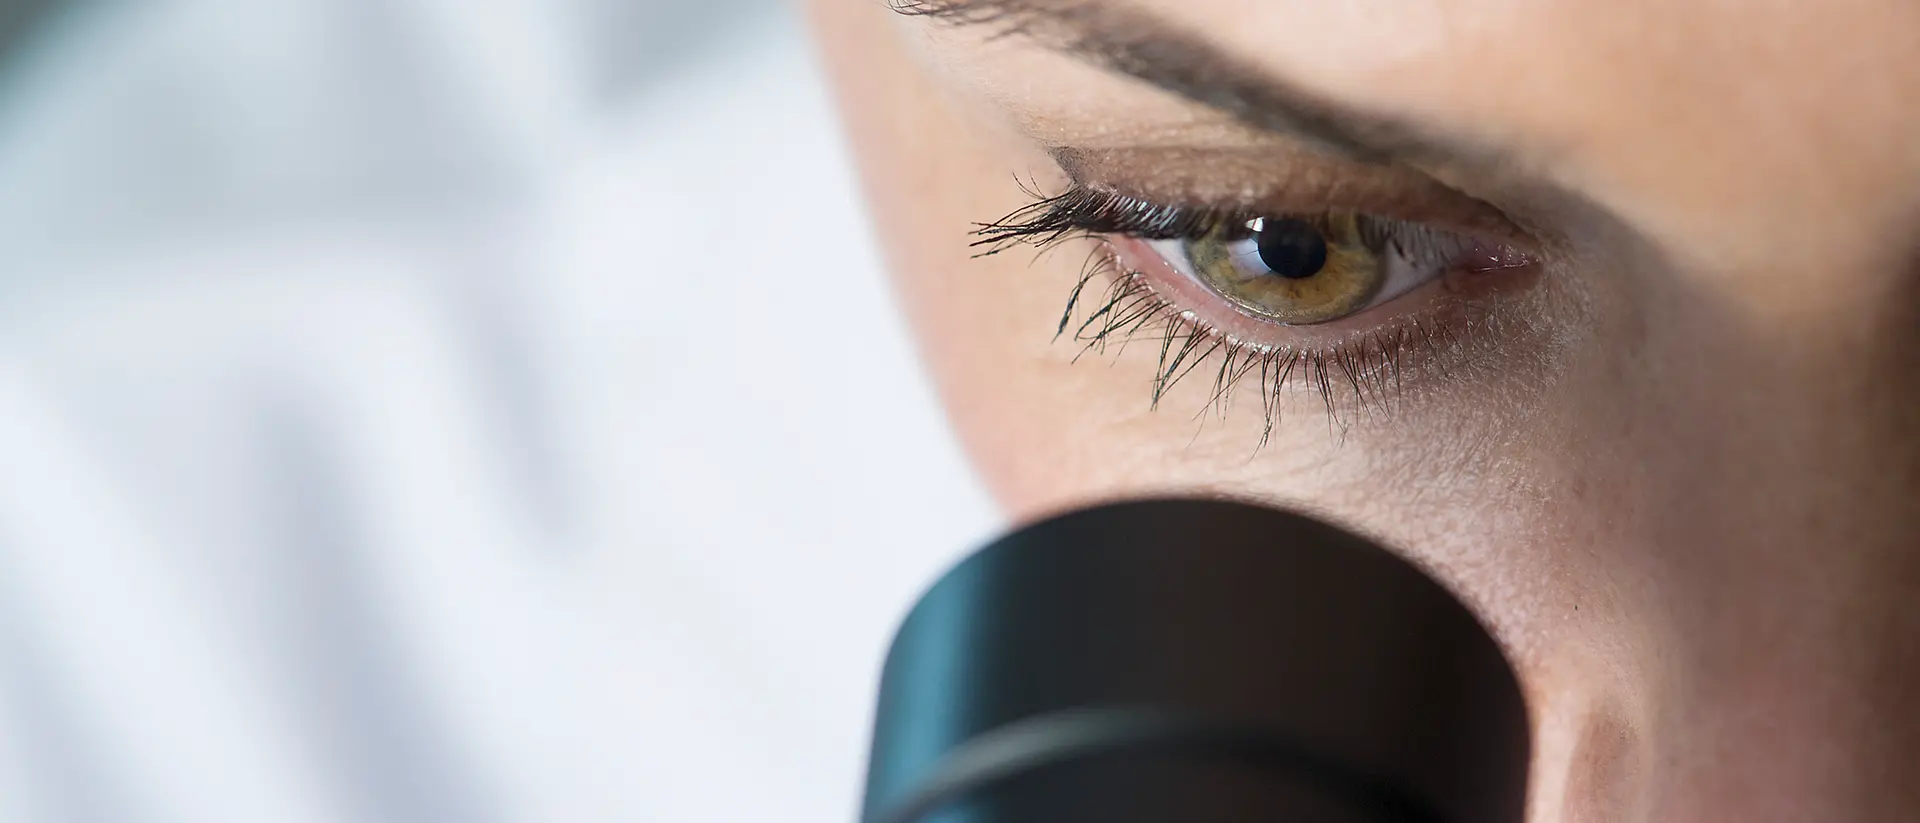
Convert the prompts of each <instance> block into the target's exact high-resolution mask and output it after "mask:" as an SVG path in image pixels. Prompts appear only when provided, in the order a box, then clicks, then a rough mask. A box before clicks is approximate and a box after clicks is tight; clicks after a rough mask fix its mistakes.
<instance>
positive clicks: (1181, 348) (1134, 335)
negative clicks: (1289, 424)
mask: <svg viewBox="0 0 1920 823" xmlns="http://www.w3.org/2000/svg"><path fill="white" fill-rule="evenodd" d="M1022 190H1023V191H1025V192H1026V193H1027V194H1028V195H1029V196H1031V197H1033V198H1035V202H1034V203H1032V204H1029V205H1027V206H1024V207H1022V208H1020V209H1018V210H1016V211H1014V212H1012V213H1011V214H1008V215H1007V216H1005V217H1002V218H1000V219H998V220H995V221H992V222H989V223H982V224H979V225H978V226H977V227H976V228H975V230H974V232H973V235H974V241H973V246H974V247H975V248H977V249H979V250H980V251H979V255H978V256H982V257H985V256H991V255H995V254H999V253H1002V252H1005V251H1008V250H1010V249H1012V248H1016V247H1021V246H1031V247H1034V248H1037V249H1039V250H1040V251H1041V252H1042V253H1043V254H1044V253H1045V252H1049V251H1053V250H1056V249H1058V248H1060V247H1062V246H1064V245H1065V244H1067V243H1069V242H1071V241H1074V240H1078V239H1089V240H1093V241H1096V242H1097V243H1098V244H1099V245H1098V246H1096V247H1095V248H1094V249H1092V250H1091V252H1090V254H1089V255H1088V258H1087V262H1086V264H1085V265H1084V266H1083V267H1082V271H1081V274H1080V278H1079V281H1078V282H1077V283H1076V284H1075V286H1074V288H1073V291H1072V292H1071V293H1070V295H1069V296H1068V299H1067V306H1066V308H1065V310H1064V311H1062V313H1061V316H1060V323H1059V327H1058V328H1057V329H1056V331H1055V337H1056V339H1058V338H1059V337H1062V336H1066V335H1067V334H1068V332H1069V330H1071V331H1072V335H1073V338H1072V339H1073V340H1074V341H1076V342H1078V343H1080V344H1081V346H1082V348H1081V351H1080V354H1079V355H1076V357H1075V359H1076V360H1078V359H1079V357H1083V356H1085V355H1086V354H1088V353H1089V352H1091V353H1095V354H1102V353H1105V352H1106V351H1107V348H1108V346H1109V345H1115V344H1117V345H1118V346H1119V347H1120V349H1121V350H1124V348H1125V346H1126V345H1127V344H1128V343H1130V342H1133V341H1135V340H1141V339H1148V340H1152V341H1154V342H1155V343H1157V344H1158V345H1159V347H1160V352H1159V366H1158V368H1157V369H1156V370H1155V376H1154V380H1153V386H1152V399H1151V403H1152V405H1153V407H1155V408H1158V406H1159V404H1160V402H1161V401H1162V400H1163V399H1164V398H1165V397H1166V395H1167V393H1168V392H1169V391H1170V390H1172V388H1173V387H1174V386H1175V385H1176V384H1178V383H1180V382H1181V381H1183V380H1184V379H1186V378H1187V377H1188V376H1189V375H1191V374H1192V373H1193V372H1195V371H1198V370H1199V369H1200V366H1201V365H1202V364H1204V363H1208V362H1210V361H1216V365H1215V366H1214V367H1213V368H1212V372H1213V374H1214V379H1213V387H1212V389H1211V394H1210V397H1211V399H1210V400H1209V402H1208V403H1207V405H1206V407H1204V408H1203V409H1202V411H1201V415H1204V414H1206V412H1207V411H1208V410H1211V411H1212V412H1213V413H1214V414H1215V415H1216V416H1217V417H1224V416H1225V414H1226V410H1227V407H1228V405H1229V404H1230V401H1231V399H1232V396H1233V394H1234V391H1235V389H1236V387H1238V386H1240V385H1241V384H1243V383H1244V382H1246V381H1247V380H1250V379H1257V381H1258V382H1257V385H1258V386H1259V388H1260V392H1261V408H1262V410H1263V413H1264V418H1265V422H1264V425H1263V427H1262V432H1261V436H1260V442H1259V445H1260V446H1265V445H1266V443H1267V442H1268V441H1269V440H1270V439H1271V437H1272V435H1273V432H1274V430H1275V428H1276V427H1277V426H1278V425H1279V422H1280V413H1281V408H1282V405H1283V403H1282V402H1281V401H1282V397H1283V394H1284V393H1285V392H1286V391H1287V390H1288V388H1289V387H1290V386H1294V385H1303V386H1305V387H1306V388H1309V389H1311V390H1313V391H1314V392H1316V393H1318V394H1319V395H1320V398H1321V400H1322V404H1323V406H1324V408H1325V410H1326V413H1327V417H1328V422H1329V425H1330V427H1331V428H1332V429H1334V430H1335V431H1336V432H1344V431H1345V430H1346V429H1347V428H1348V427H1349V426H1350V424H1351V423H1352V422H1353V420H1355V419H1356V418H1358V417H1362V416H1369V415H1372V414H1375V413H1376V412H1379V411H1385V410H1388V409H1390V408H1391V406H1392V401H1393V399H1394V397H1395V396H1396V394H1397V393H1398V392H1399V391H1401V390H1402V389H1403V387H1404V379H1405V377H1406V372H1407V371H1410V370H1411V369H1410V364H1409V363H1408V362H1407V357H1408V356H1409V355H1412V354H1419V355H1423V358H1422V362H1423V363H1436V364H1437V363H1439V362H1440V359H1439V355H1440V354H1441V352H1442V350H1443V349H1444V350H1449V351H1452V350H1459V349H1471V348H1474V347H1477V346H1479V345H1480V344H1481V343H1482V341H1484V340H1486V339H1488V338H1489V337H1490V336H1491V334H1490V333H1491V332H1493V331H1495V329H1494V324H1495V323H1496V322H1497V318H1498V317H1499V314H1498V313H1496V312H1494V311H1492V310H1491V309H1489V308H1484V307H1483V308H1480V309H1478V310H1474V311H1469V312H1466V313H1465V315H1464V316H1463V317H1462V318H1461V319H1460V322H1454V323H1442V322H1429V321H1423V320H1422V319H1420V318H1418V317H1414V318H1410V319H1409V320H1407V321H1405V322H1400V323H1396V324H1391V325H1390V326H1389V327H1388V328H1385V329H1382V330H1377V331H1375V332H1372V333H1368V334H1364V335H1360V336H1358V337H1356V338H1353V339H1348V340H1343V341H1339V342H1335V343H1331V344H1327V345H1321V346H1315V345H1297V346H1296V345H1281V346H1274V345H1264V344H1256V343H1250V342H1246V341H1242V340H1239V339H1236V338H1235V337H1233V336H1232V335H1230V334H1227V333H1225V332H1223V331H1220V330H1219V329H1216V328H1214V327H1213V326H1212V325H1210V324H1209V323H1207V322H1206V321H1204V320H1202V319H1200V318H1199V317H1198V316H1197V315H1196V314H1195V313H1194V312H1192V311H1190V310H1188V309H1186V308H1183V307H1181V306H1180V305H1178V304H1176V303H1174V302H1173V301H1172V300H1169V299H1168V298H1167V297H1165V296H1163V295H1162V294H1160V293H1159V292H1158V291H1157V290H1155V288H1154V287H1153V285H1152V284H1151V283H1150V282H1149V281H1148V279H1147V277H1146V275H1144V274H1143V273H1141V272H1138V271H1131V270H1128V267H1127V266H1126V265H1125V264H1124V263H1123V261H1122V259H1121V257H1120V255H1119V254H1118V253H1117V251H1115V249H1114V247H1113V245H1112V241H1111V238H1113V237H1116V236H1118V237H1129V238H1137V239H1141V240H1191V239H1198V238H1202V237H1205V236H1206V235H1207V234H1209V233H1210V232H1213V231H1215V230H1217V229H1218V228H1220V227H1222V226H1236V225H1244V224H1245V223H1246V222H1247V221H1249V220H1252V219H1255V218H1257V217H1260V216H1263V215H1264V216H1267V217H1276V216H1277V217H1286V216H1303V215H1273V214H1267V213H1263V212H1254V211H1252V210H1248V209H1242V208H1220V207H1211V206H1174V205H1165V204H1161V203H1155V202H1151V201H1148V200H1145V199H1141V198H1138V197H1133V196H1130V195H1126V194H1122V193H1119V192H1115V191H1109V190H1104V189H1098V188H1093V187H1088V186H1081V185H1074V186H1072V187H1070V188H1069V189H1068V190H1067V191H1066V192H1064V193H1062V194H1059V195H1055V196H1051V197H1048V196H1045V195H1043V194H1040V193H1039V192H1037V191H1036V190H1035V189H1034V187H1032V186H1029V185H1026V184H1024V183H1023V184H1022ZM1102 279H1105V280H1108V281H1109V285H1108V286H1107V288H1106V290H1105V292H1104V294H1098V296H1097V297H1096V298H1094V300H1089V287H1090V286H1092V285H1093V284H1094V283H1095V282H1096V281H1098V280H1102ZM1096 294H1097V293H1096ZM1096 300H1097V302H1095V301H1096ZM1461 305H1462V306H1463V307H1471V306H1472V305H1473V304H1471V303H1462V304H1461ZM1083 309H1084V310H1085V311H1084V316H1079V315H1080V314H1081V312H1082V310H1083ZM1076 319H1077V321H1078V322H1077V323H1076ZM1442 370H1444V369H1442ZM1343 399H1346V400H1350V402H1351V408H1350V409H1349V408H1346V407H1345V405H1346V404H1344V403H1343V402H1342V401H1343Z"/></svg>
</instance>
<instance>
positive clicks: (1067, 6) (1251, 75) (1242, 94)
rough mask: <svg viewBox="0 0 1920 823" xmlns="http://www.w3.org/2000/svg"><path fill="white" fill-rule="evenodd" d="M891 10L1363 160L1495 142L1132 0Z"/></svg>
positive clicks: (996, 0) (1435, 158)
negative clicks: (977, 32) (1403, 111)
mask: <svg viewBox="0 0 1920 823" xmlns="http://www.w3.org/2000/svg"><path fill="white" fill-rule="evenodd" d="M888 4H889V5H890V6H891V7H892V8H893V10H894V11H896V12H899V13H901V14H905V15H909V16H918V17H927V18H930V19H934V20H938V21H941V22H944V23H949V24H953V25H965V26H982V27H986V28H988V29H990V30H993V32H994V37H995V38H996V39H999V38H1004V37H1020V38H1023V39H1028V40H1032V41H1034V42H1036V43H1038V44H1040V45H1042V46H1044V47H1046V48H1049V49H1051V50H1054V51H1058V52H1061V53H1064V54H1067V55H1070V56H1073V57H1076V58H1078V59H1080V60H1083V61H1085V62H1088V63H1091V64H1093V65H1095V66H1099V67H1101V68H1104V69H1106V70H1108V71H1111V72H1113V73H1116V74H1121V75H1125V76H1128V77H1132V78H1134V79H1137V80H1141V81H1144V82H1146V83H1149V84H1151V85H1154V86H1157V87H1159V88H1162V89H1165V90H1167V91H1169V92H1172V93H1174V94H1176V95H1179V96H1181V97H1184V98H1186V99H1188V100H1191V101H1193V102H1196V103H1200V104H1202V105H1205V106H1208V107H1210V108H1213V109H1215V110H1218V111H1220V112H1223V113H1225V114H1227V115H1230V116H1232V117H1233V118H1235V119H1237V120H1239V121H1240V122H1243V123H1245V124H1247V125H1249V126H1252V127H1254V128H1257V129H1260V130H1262V131H1268V132H1274V133H1279V134H1284V135H1287V136H1291V137H1295V138H1300V139H1303V140H1306V141H1308V142H1310V143H1313V144H1315V145H1316V146H1317V147H1319V148H1322V149H1325V150H1329V151H1333V152H1336V153H1339V154H1341V155H1345V156H1347V157H1350V158H1353V159H1356V160H1360V161H1363V162H1370V163H1378V164H1383V165H1387V164H1394V163H1406V164H1409V165H1414V166H1452V167H1470V168H1488V167H1496V166H1499V165H1501V160H1502V154H1503V152H1501V151H1500V150H1498V149H1497V148H1495V147H1492V146H1483V145H1479V144H1475V143H1470V142H1466V141H1462V140H1459V139H1456V138H1453V137H1450V136H1447V135H1443V134H1440V133H1438V131H1437V130H1434V129H1429V128H1424V127H1422V126H1420V125H1418V124H1416V123H1411V122H1408V121H1406V120H1403V119H1398V118H1393V117H1388V116H1382V115H1377V114H1372V113H1368V112H1363V111H1359V110H1356V109H1353V108H1350V107H1347V106H1342V105H1340V104H1338V103H1334V102H1332V101H1329V100H1326V99H1325V98H1322V97H1319V96H1317V95H1314V94H1311V93H1309V92H1305V91H1302V90H1300V89H1297V88H1294V87H1293V86H1291V85H1289V84H1288V83H1286V82H1284V81H1283V80H1281V79H1279V78H1275V77H1273V76H1272V75H1270V74H1268V73H1266V72H1263V71H1260V70H1259V69H1257V68H1254V67H1252V66H1248V65H1246V64H1245V63H1244V62H1243V61H1241V60H1239V59H1237V58H1235V57H1233V56H1231V55H1228V54H1225V53H1223V52H1221V51H1220V50H1219V49H1217V48H1215V47H1213V46H1210V45H1208V44H1207V43H1205V42H1204V41H1203V40H1202V39H1200V38H1198V37H1195V36H1193V35H1191V34H1189V33H1186V32H1182V31H1180V30H1179V28H1178V27H1177V26H1174V25H1173V24H1170V23H1167V22H1165V21H1163V20H1160V19H1158V18H1155V17H1153V16H1152V15H1149V14H1146V13H1145V12H1142V11H1140V10H1138V9H1135V8H1132V7H1129V6H1125V5H1118V4H1114V3H1103V2H1089V1H1088V0H888Z"/></svg>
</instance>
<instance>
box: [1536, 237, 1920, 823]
mask: <svg viewBox="0 0 1920 823" xmlns="http://www.w3.org/2000/svg"><path fill="white" fill-rule="evenodd" d="M1830 259H1832V260H1834V261H1836V263H1835V267H1834V270H1828V271H1821V272H1808V271H1806V270H1804V269H1800V268H1798V267H1793V268H1791V269H1788V268H1782V269H1780V270H1767V269H1764V268H1761V269H1752V268H1750V269H1747V270H1743V271H1735V272H1713V273H1700V272H1691V273H1690V272H1673V271H1668V272H1661V273H1658V276H1652V275H1651V274H1650V275H1649V276H1646V277H1643V278H1641V279H1636V280H1635V281H1634V282H1635V286H1636V290H1637V291H1638V292H1639V293H1640V295H1641V296H1640V297H1639V298H1637V299H1636V305H1635V306H1633V308H1632V311H1630V312H1622V313H1618V314H1619V316H1621V317H1631V318H1632V319H1631V320H1623V321H1621V322H1622V324H1623V325H1622V327H1620V328H1617V329H1613V330H1611V332H1612V333H1611V334H1610V335H1609V336H1608V338H1607V339H1612V340H1618V341H1622V343H1621V345H1619V346H1618V347H1615V348H1614V349H1613V350H1611V351H1609V352H1606V353H1605V354H1604V356H1603V358H1602V359H1604V360H1605V361H1606V365H1605V366H1600V367H1596V374H1598V375H1601V376H1599V377H1596V378H1595V380H1594V382H1593V386H1594V387H1595V388H1594V390H1595V391H1596V392H1597V394H1596V395H1595V397H1594V398H1592V400H1593V404H1592V405H1588V406H1586V407H1585V408H1587V409H1588V410H1589V411H1591V410H1593V409H1607V410H1609V411H1604V412H1599V413H1594V414H1589V415H1587V416H1586V417H1585V419H1584V420H1583V424H1582V425H1584V426H1586V427H1587V431H1585V432H1583V433H1577V436H1576V437H1575V438H1574V439H1573V441H1572V442H1584V443H1585V444H1586V445H1584V446H1583V447H1582V452H1583V454H1584V457H1583V458H1582V459H1581V460H1580V461H1579V462H1578V465H1580V467H1581V468H1580V471H1582V472H1583V473H1585V474H1587V475H1588V476H1589V477H1592V478H1597V479H1598V482H1600V483H1605V484H1607V485H1608V486H1609V487H1611V488H1618V489H1622V490H1624V492H1623V494H1624V498H1622V502H1621V504H1620V505H1618V506H1616V507H1613V509H1612V510H1611V511H1610V513H1609V514H1608V516H1607V517H1605V518H1601V522H1599V523H1598V525H1596V527H1595V528H1596V534H1595V535H1594V540H1593V543H1594V545H1595V546H1596V550H1597V551H1600V552H1602V553H1603V554H1604V556H1605V561H1604V562H1605V563H1606V564H1607V565H1608V566H1609V571H1610V573H1611V574H1613V575H1617V576H1618V577H1619V578H1622V579H1624V578H1631V579H1632V580H1633V581H1634V583H1633V585H1631V586H1623V587H1621V590H1622V591H1627V592H1630V594H1628V595H1626V596H1628V597H1631V598H1632V602H1631V603H1629V604H1626V606H1625V608H1624V609H1623V610H1622V613H1623V614H1626V615H1628V617H1627V618H1626V619H1627V620H1629V621H1630V622H1632V623H1633V624H1635V626H1634V631H1631V632H1626V633H1624V634H1623V635H1622V636H1624V637H1631V638H1633V639H1632V640H1630V641H1627V642H1625V643H1624V644H1623V648H1621V649H1618V650H1616V652H1615V653H1614V656H1613V660H1612V662H1613V663H1614V664H1615V665H1617V667H1618V668H1617V669H1616V671H1617V672H1621V673H1623V674H1622V675H1621V682H1622V683H1623V684H1626V685H1624V686H1623V689H1622V691H1623V693H1625V694H1629V695H1630V697H1628V698H1626V699H1624V700H1623V701H1621V702H1620V704H1619V705H1620V706H1621V707H1625V708H1619V709H1618V710H1617V711H1611V710H1610V711H1603V712H1598V713H1596V715H1595V716H1594V717H1597V718H1599V719H1594V717H1590V718H1588V719H1587V720H1586V721H1583V722H1584V723H1585V726H1586V727H1587V728H1585V730H1584V731H1583V732H1582V733H1581V734H1580V735H1579V737H1580V742H1579V743H1578V744H1577V745H1576V746H1574V747H1573V748H1575V749H1578V750H1579V751H1578V754H1577V755H1576V756H1575V757H1574V759H1575V760H1580V759H1582V758H1584V762H1579V763H1576V764H1575V765H1573V766H1570V767H1569V769H1570V771H1571V772H1573V773H1575V775H1576V776H1575V777H1573V778H1570V779H1569V781H1568V783H1567V784H1566V785H1567V787H1568V790H1569V791H1571V792H1574V793H1584V794H1586V795H1587V797H1586V799H1585V802H1586V803H1591V804H1600V805H1604V806H1608V807H1611V808H1613V809H1614V810H1615V812H1623V811H1624V812H1627V813H1624V814H1608V815H1605V816H1603V818H1602V819H1645V820H1662V821H1763V820H1822V821H1836V822H1840V823H1853V822H1854V821H1882V820H1885V821H1893V820H1913V819H1916V817H1915V815H1920V704H1916V703H1915V701H1914V695H1915V694H1920V611H1917V610H1916V608H1915V602H1916V598H1920V322H1916V320H1920V318H1916V316H1915V315H1916V313H1917V310H1916V307H1917V306H1920V300H1916V299H1915V283H1916V278H1914V277H1912V276H1910V275H1911V270H1910V267H1909V266H1907V264H1906V263H1904V262H1901V263H1875V262H1874V261H1873V260H1871V259H1870V258H1867V257H1865V256H1856V257H1853V258H1849V257H1848V256H1847V255H1846V254H1845V253H1844V250H1835V252H1834V253H1833V254H1832V255H1831V256H1830ZM1836 278H1838V279H1836ZM1796 281H1797V282H1799V283H1802V284H1804V285H1803V287H1802V288H1800V289H1795V288H1792V287H1790V286H1791V284H1792V283H1794V282H1796ZM1823 283H1824V285H1823ZM1755 294H1765V295H1768V297H1767V298H1766V300H1770V301H1774V302H1773V303H1767V302H1765V301H1757V300H1756V298H1755V297H1754V295H1755ZM1629 324H1630V325H1629ZM1574 802H1580V801H1577V800H1576V801H1574ZM1622 804H1625V805H1627V806H1630V807H1633V808H1632V809H1631V810H1623V809H1621V808H1620V807H1621V805H1622ZM1576 819H1578V818H1576Z"/></svg>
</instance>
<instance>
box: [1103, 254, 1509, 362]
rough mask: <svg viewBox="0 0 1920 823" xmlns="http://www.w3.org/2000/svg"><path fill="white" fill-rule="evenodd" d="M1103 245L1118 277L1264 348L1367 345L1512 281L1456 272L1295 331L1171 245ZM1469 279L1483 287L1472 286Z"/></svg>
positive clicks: (1237, 340)
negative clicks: (1388, 330) (1250, 305)
mask: <svg viewBox="0 0 1920 823" xmlns="http://www.w3.org/2000/svg"><path fill="white" fill-rule="evenodd" d="M1098 242H1100V243H1101V244H1102V245H1103V246H1104V247H1105V252H1104V253H1105V254H1107V255H1109V257H1110V258H1111V260H1112V263H1113V268H1114V269H1115V276H1119V277H1134V278H1138V279H1139V280H1140V282H1141V283H1142V284H1143V285H1144V286H1146V288H1148V289H1150V290H1151V291H1152V292H1153V293H1154V294H1155V295H1157V296H1158V297H1159V298H1160V299H1162V300H1164V301H1166V302H1167V303H1168V304H1169V306H1170V307H1171V309H1172V310H1174V311H1175V312H1177V313H1179V314H1182V315H1185V316H1186V317H1188V318H1189V319H1190V320H1191V321H1192V322H1196V323H1198V324H1200V325H1201V326H1203V327H1205V328H1208V329H1210V330H1212V331H1213V332H1215V333H1217V334H1219V335H1221V336H1223V337H1225V338H1227V339H1228V340H1229V341H1230V342H1233V343H1237V344H1240V345H1246V346H1254V347H1258V348H1263V349H1332V348H1334V347H1338V346H1341V345H1345V344H1348V343H1352V342H1355V341H1364V340H1366V339H1368V338H1370V337H1374V336H1377V335H1378V334H1380V333H1381V332H1382V330H1383V327H1385V326H1388V325H1391V323H1392V321H1394V320H1396V319H1399V320H1408V319H1411V320H1413V321H1415V322H1420V321H1422V320H1424V318H1423V312H1426V313H1431V311H1432V310H1433V309H1434V308H1435V307H1434V306H1432V305H1431V304H1432V303H1433V302H1434V300H1435V299H1440V298H1448V300H1447V302H1457V301H1459V300H1460V299H1463V298H1467V297H1470V296H1471V295H1470V294H1469V293H1470V292H1478V291H1481V290H1483V289H1488V288H1497V287H1499V286H1500V285H1501V284H1500V283H1496V282H1493V281H1496V280H1498V281H1504V280H1509V279H1511V277H1501V276H1500V275H1499V274H1485V273H1460V272H1450V273H1447V274H1443V275H1441V276H1440V277H1437V278H1434V279H1432V280H1430V281H1428V282H1425V283H1419V284H1415V285H1413V286H1412V287H1410V288H1406V289H1404V290H1403V291H1402V292H1401V293H1399V294H1397V295H1392V296H1388V297H1385V298H1384V299H1381V300H1379V301H1378V302H1377V303H1376V304H1375V305H1373V306H1372V307H1370V308H1367V309H1364V310H1362V311H1359V312H1356V313H1354V314H1352V315H1349V316H1347V317H1343V318H1340V319H1338V320H1332V321H1328V322H1325V323H1316V324H1312V325H1290V326H1289V325H1280V324H1277V323H1273V322H1270V321H1267V320H1264V319H1261V318H1257V317H1254V316H1251V315H1249V314H1247V313H1245V312H1243V311H1240V310H1239V309H1237V308H1236V307H1235V306H1234V305H1233V304H1232V303H1230V302H1228V301H1227V300H1225V299H1223V298H1221V297H1219V296H1218V295H1216V294H1214V293H1213V291H1212V290H1211V289H1210V288H1208V287H1207V286H1206V285H1204V284H1202V283H1200V282H1199V281H1198V280H1196V279H1195V278H1193V277H1191V276H1189V274H1188V273H1187V272H1184V271H1181V270H1180V269H1179V268H1177V267H1176V266H1175V265H1174V264H1173V263H1170V262H1169V261H1168V260H1167V259H1166V257H1165V256H1164V255H1162V254H1161V253H1160V252H1159V251H1157V250H1156V249H1155V245H1156V244H1157V243H1159V242H1167V241H1151V240H1143V239H1140V238H1135V237H1128V236H1123V235H1108V236H1103V237H1101V238H1099V240H1098ZM1503 268H1505V269H1508V270H1507V271H1505V272H1503V273H1504V274H1507V275H1511V276H1523V275H1524V274H1525V273H1526V272H1524V271H1522V269H1523V268H1524V269H1526V270H1528V271H1530V270H1531V267H1530V266H1526V267H1523V266H1520V265H1512V266H1506V267H1503ZM1463 278H1464V279H1463ZM1468 279H1477V280H1480V281H1482V282H1478V283H1472V282H1467V280H1468ZM1429 293H1430V296H1429V299H1425V300H1423V299H1422V297H1423V295H1429ZM1402 303H1406V304H1408V305H1406V306H1404V307H1403V306H1401V305H1400V304H1402Z"/></svg>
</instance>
